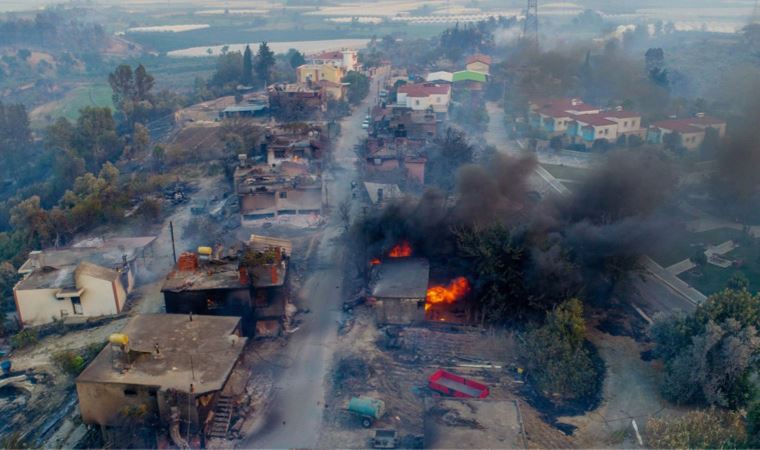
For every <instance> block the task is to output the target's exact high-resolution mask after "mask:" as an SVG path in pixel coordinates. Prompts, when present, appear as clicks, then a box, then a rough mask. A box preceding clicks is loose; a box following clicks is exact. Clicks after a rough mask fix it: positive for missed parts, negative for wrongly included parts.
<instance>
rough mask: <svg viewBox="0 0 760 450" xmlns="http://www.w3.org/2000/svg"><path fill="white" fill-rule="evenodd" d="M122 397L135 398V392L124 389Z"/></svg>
mask: <svg viewBox="0 0 760 450" xmlns="http://www.w3.org/2000/svg"><path fill="white" fill-rule="evenodd" d="M124 395H126V396H127V397H137V391H136V390H134V389H131V388H127V389H124Z"/></svg>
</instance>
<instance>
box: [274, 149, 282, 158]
mask: <svg viewBox="0 0 760 450" xmlns="http://www.w3.org/2000/svg"><path fill="white" fill-rule="evenodd" d="M274 157H275V158H284V157H285V150H275V151H274Z"/></svg>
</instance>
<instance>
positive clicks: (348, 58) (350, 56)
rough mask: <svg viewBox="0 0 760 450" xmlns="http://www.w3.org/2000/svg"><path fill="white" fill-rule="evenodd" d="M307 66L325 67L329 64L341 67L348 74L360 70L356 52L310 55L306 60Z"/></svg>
mask: <svg viewBox="0 0 760 450" xmlns="http://www.w3.org/2000/svg"><path fill="white" fill-rule="evenodd" d="M306 62H307V64H315V65H325V64H329V65H332V66H335V67H340V68H343V69H345V70H346V72H349V71H352V70H358V69H359V56H358V53H357V51H356V50H347V49H346V50H339V51H329V52H322V53H318V54H316V55H310V56H309V57H307V58H306Z"/></svg>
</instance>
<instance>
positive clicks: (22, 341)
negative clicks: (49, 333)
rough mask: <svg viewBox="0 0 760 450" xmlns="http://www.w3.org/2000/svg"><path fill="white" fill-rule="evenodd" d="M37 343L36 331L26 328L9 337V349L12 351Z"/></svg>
mask: <svg viewBox="0 0 760 450" xmlns="http://www.w3.org/2000/svg"><path fill="white" fill-rule="evenodd" d="M37 342H39V336H38V335H37V330H34V329H31V328H26V329H24V330H21V331H19V332H18V333H16V334H15V335H13V336H11V347H13V348H14V349H18V348H24V347H28V346H30V345H34V344H36V343H37Z"/></svg>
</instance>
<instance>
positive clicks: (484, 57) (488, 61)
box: [467, 53, 492, 66]
mask: <svg viewBox="0 0 760 450" xmlns="http://www.w3.org/2000/svg"><path fill="white" fill-rule="evenodd" d="M491 61H492V59H491V57H490V56H488V55H482V54H480V53H477V54H475V55H472V56H470V57H469V58H467V64H472V63H474V62H482V63H483V64H488V65H489V66H490V65H491Z"/></svg>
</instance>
